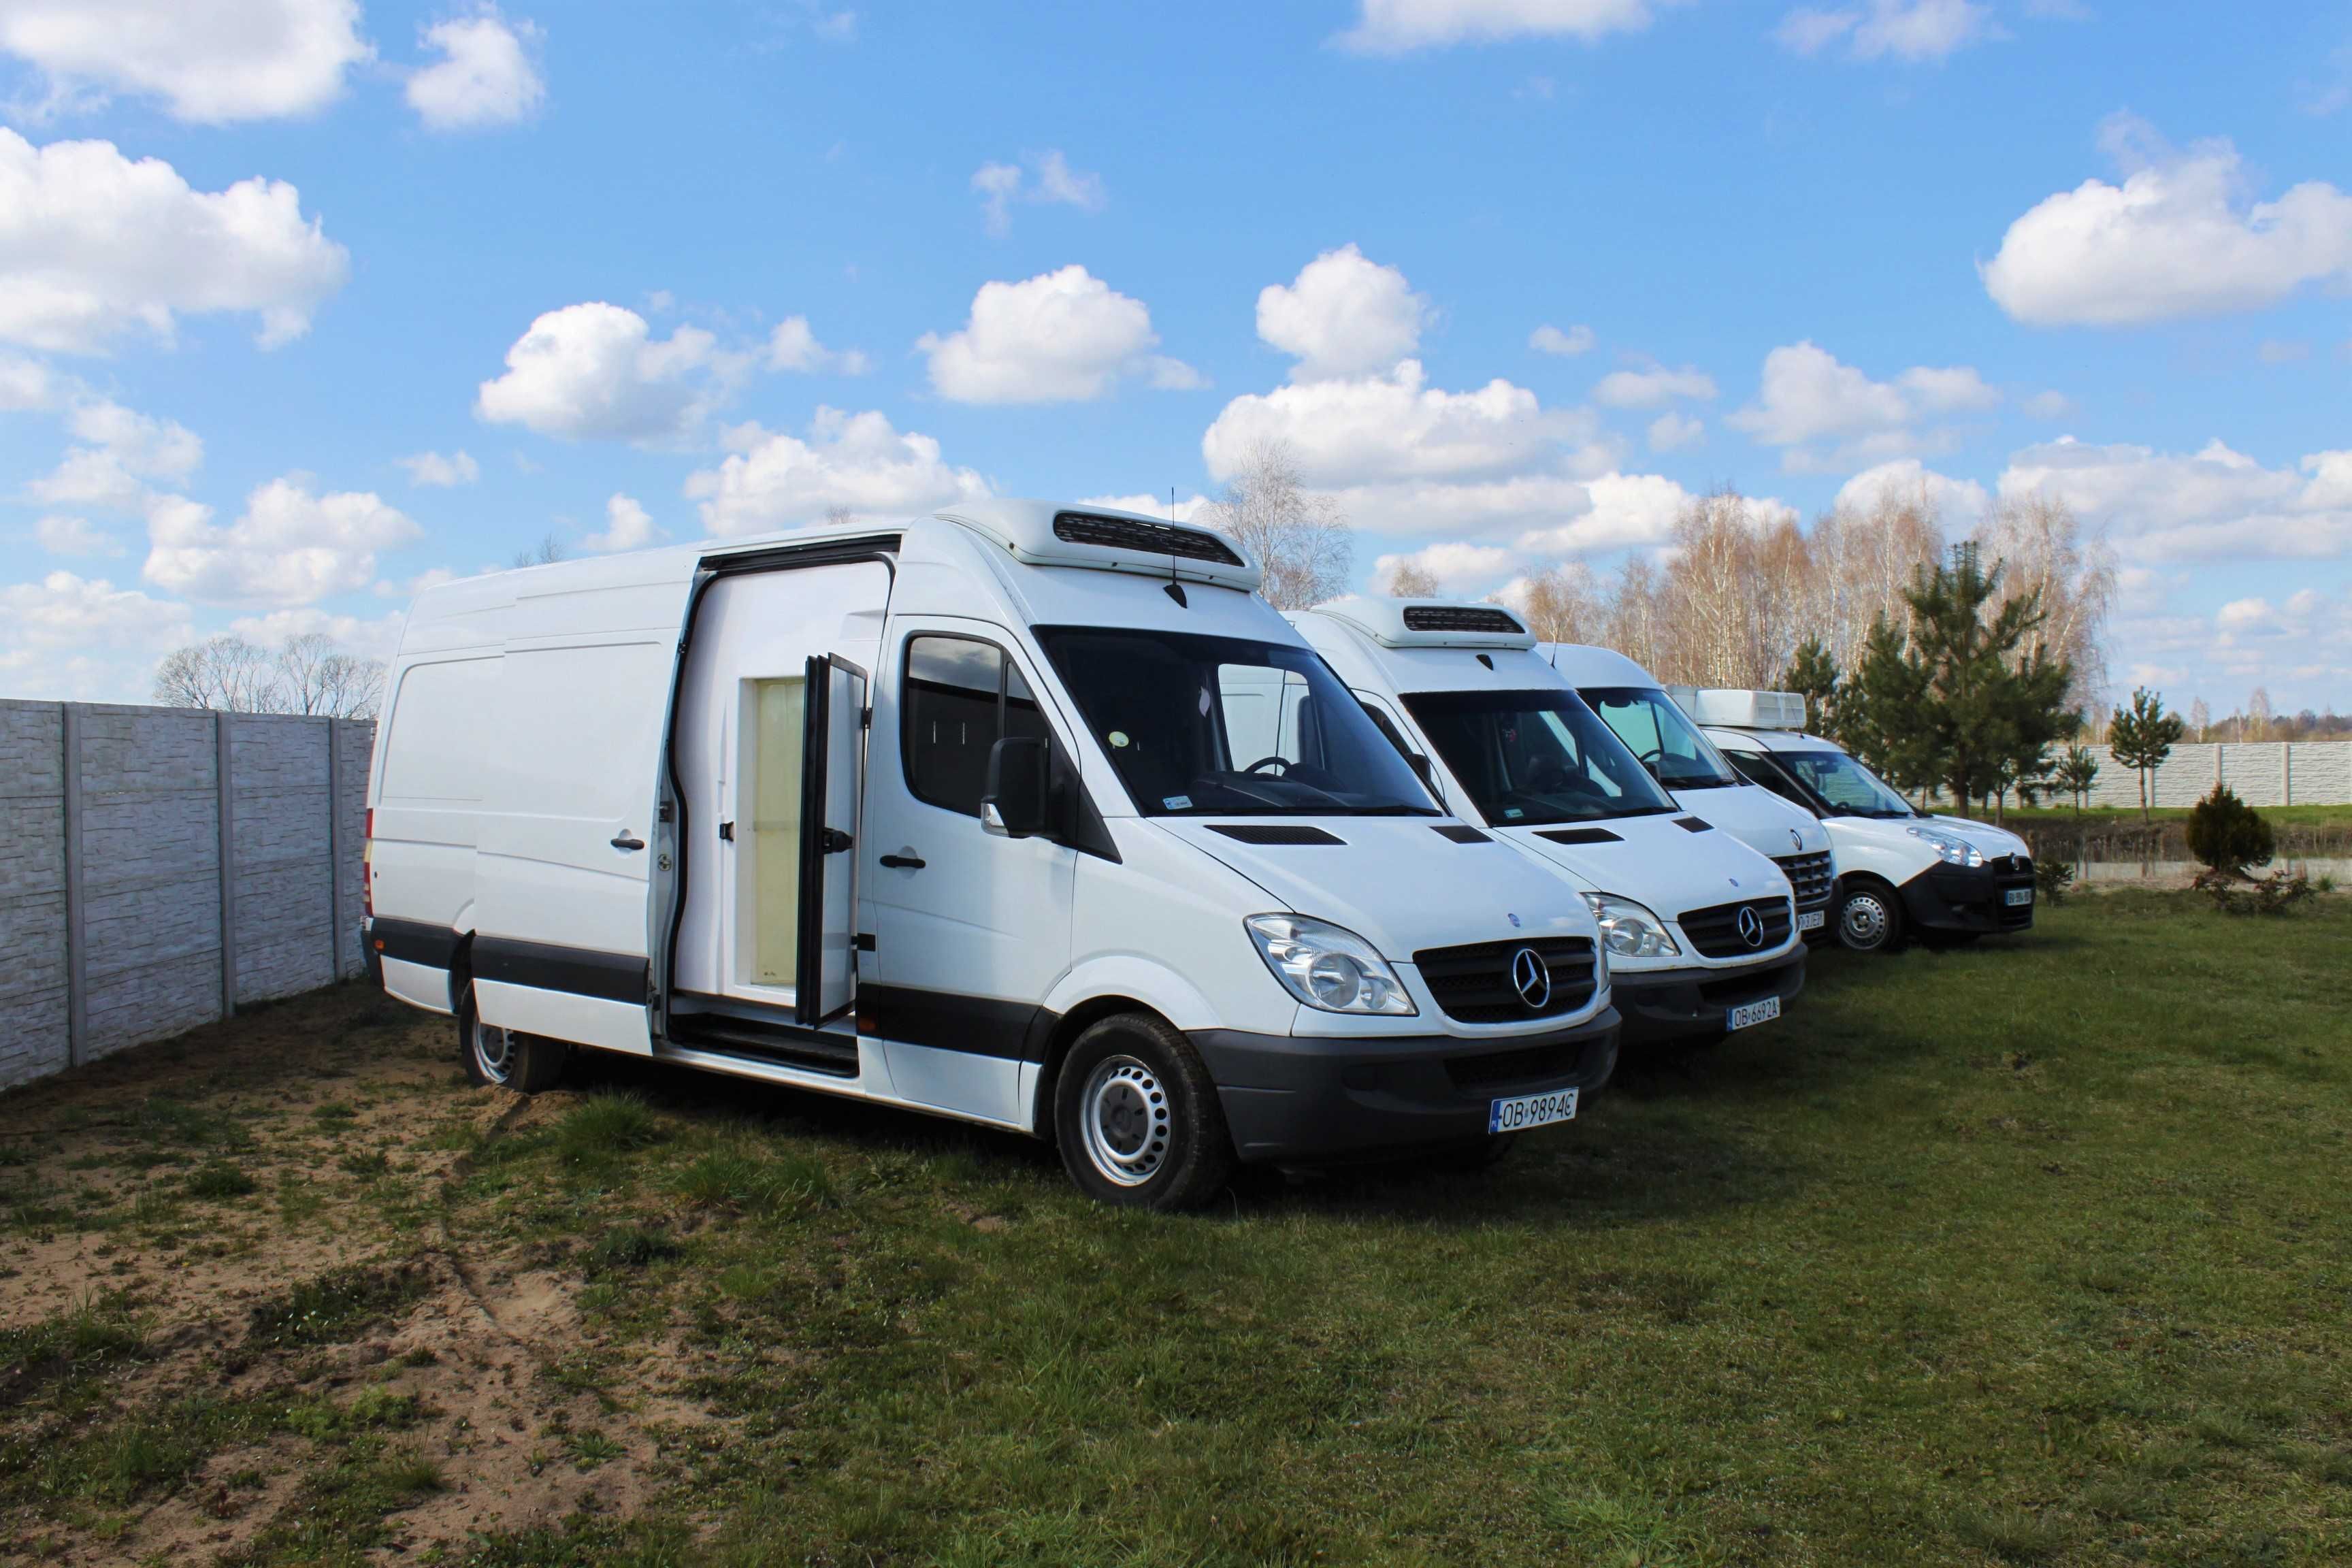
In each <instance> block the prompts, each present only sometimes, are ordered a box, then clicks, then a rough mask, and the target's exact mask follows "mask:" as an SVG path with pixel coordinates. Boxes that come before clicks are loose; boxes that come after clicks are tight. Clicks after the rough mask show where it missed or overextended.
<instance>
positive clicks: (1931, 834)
mask: <svg viewBox="0 0 2352 1568" xmlns="http://www.w3.org/2000/svg"><path fill="white" fill-rule="evenodd" d="M1903 831H1904V832H1906V833H1908V834H1909V835H1910V836H1911V837H1914V838H1916V839H1917V840H1919V842H1921V843H1922V844H1925V845H1926V846H1927V847H1928V848H1930V849H1933V850H1934V851H1935V852H1936V858H1937V859H1938V860H1941V861H1942V862H1943V863H1944V864H1945V865H1947V866H1981V865H1983V864H1984V860H1985V858H1984V851H1983V850H1981V849H1979V848H1978V847H1976V846H1975V845H1973V844H1971V843H1969V841H1968V840H1967V839H1965V838H1955V837H1952V836H1951V835H1950V834H1948V833H1938V832H1937V831H1936V830H1935V829H1934V828H1932V827H1906V828H1905V829H1904V830H1903Z"/></svg>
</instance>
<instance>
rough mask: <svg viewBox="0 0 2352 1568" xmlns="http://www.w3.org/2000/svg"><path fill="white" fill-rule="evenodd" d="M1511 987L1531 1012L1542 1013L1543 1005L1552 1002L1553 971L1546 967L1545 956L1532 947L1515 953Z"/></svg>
mask: <svg viewBox="0 0 2352 1568" xmlns="http://www.w3.org/2000/svg"><path fill="white" fill-rule="evenodd" d="M1511 985H1512V988H1513V989H1514V990H1516V991H1517V992H1518V994H1519V1000H1520V1001H1522V1002H1524V1003H1526V1004H1527V1005H1528V1008H1529V1010H1530V1011H1534V1012H1541V1011H1542V1010H1543V1005H1544V1004H1545V1003H1547V1002H1549V1001H1550V1000H1551V971H1550V970H1549V969H1547V968H1545V967H1544V961H1543V954H1541V953H1539V952H1537V951H1536V950H1535V949H1534V948H1532V947H1523V948H1521V949H1519V951H1518V952H1515V953H1513V954H1512V955H1511Z"/></svg>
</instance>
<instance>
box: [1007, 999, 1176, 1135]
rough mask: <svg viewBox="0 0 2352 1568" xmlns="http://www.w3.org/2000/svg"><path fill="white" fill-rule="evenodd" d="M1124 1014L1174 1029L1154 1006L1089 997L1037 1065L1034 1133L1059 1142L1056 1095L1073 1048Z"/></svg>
mask: <svg viewBox="0 0 2352 1568" xmlns="http://www.w3.org/2000/svg"><path fill="white" fill-rule="evenodd" d="M1122 1013H1142V1014H1145V1015H1147V1016H1150V1017H1154V1018H1157V1019H1159V1020H1160V1022H1162V1023H1166V1024H1170V1026H1171V1027H1173V1023H1172V1021H1171V1019H1170V1018H1169V1017H1168V1016H1167V1015H1166V1014H1165V1013H1162V1012H1161V1011H1160V1009H1159V1008H1157V1007H1154V1006H1152V1005H1150V1003H1148V1002H1142V1001H1139V1000H1138V999H1136V998H1135V997H1133V996H1122V995H1119V994H1116V993H1111V994H1103V995H1100V996H1089V997H1087V999H1086V1000H1085V1001H1083V1002H1081V1003H1079V1004H1078V1005H1076V1006H1075V1007H1072V1008H1071V1009H1070V1010H1069V1011H1068V1012H1066V1013H1064V1014H1063V1015H1062V1016H1060V1017H1059V1018H1058V1019H1056V1020H1055V1024H1054V1026H1053V1029H1052V1031H1051V1032H1050V1033H1049V1034H1048V1035H1047V1036H1046V1037H1045V1054H1044V1056H1043V1057H1042V1058H1040V1060H1039V1061H1038V1064H1037V1084H1036V1088H1035V1089H1034V1091H1033V1092H1032V1094H1031V1096H1030V1100H1029V1130H1030V1131H1032V1132H1033V1133H1034V1134H1035V1135H1036V1136H1038V1137H1040V1138H1042V1139H1044V1140H1045V1142H1048V1143H1051V1142H1055V1137H1054V1091H1055V1089H1057V1088H1058V1087H1059V1086H1060V1083H1061V1079H1062V1063H1063V1062H1064V1061H1065V1060H1066V1058H1068V1057H1069V1054H1070V1047H1071V1046H1073V1045H1075V1044H1076V1042H1077V1038H1078V1037H1079V1036H1080V1035H1083V1034H1085V1033H1086V1032H1087V1030H1088V1029H1090V1028H1092V1027H1094V1026H1096V1025H1097V1024H1099V1023H1101V1022H1102V1021H1103V1020H1104V1019H1105V1018H1116V1017H1118V1016H1119V1015H1120V1014H1122Z"/></svg>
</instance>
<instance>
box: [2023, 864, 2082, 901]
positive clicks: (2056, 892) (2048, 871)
mask: <svg viewBox="0 0 2352 1568" xmlns="http://www.w3.org/2000/svg"><path fill="white" fill-rule="evenodd" d="M2033 891H2034V893H2035V895H2036V896H2037V897H2039V898H2040V899H2041V900H2042V902H2043V903H2045V904H2063V903H2064V902H2065V901H2066V895H2067V894H2068V893H2070V892H2073V891H2074V862H2073V861H2071V860H2036V861H2035V862H2034V863H2033Z"/></svg>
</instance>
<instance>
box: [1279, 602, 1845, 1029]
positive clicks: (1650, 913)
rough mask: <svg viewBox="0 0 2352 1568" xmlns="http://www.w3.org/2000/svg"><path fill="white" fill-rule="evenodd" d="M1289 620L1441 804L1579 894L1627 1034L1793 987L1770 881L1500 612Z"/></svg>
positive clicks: (1750, 1012) (1786, 905) (1727, 1011)
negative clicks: (1661, 779)
mask: <svg viewBox="0 0 2352 1568" xmlns="http://www.w3.org/2000/svg"><path fill="white" fill-rule="evenodd" d="M1290 619H1291V623H1292V624H1293V625H1294V626H1297V627H1298V629H1299V630H1300V632H1302V633H1303V634H1304V635H1305V636H1306V637H1307V642H1308V643H1309V644H1310V645H1312V646H1313V647H1314V648H1315V650H1316V651H1317V652H1318V653H1320V654H1321V655H1322V656H1323V657H1324V658H1326V659H1328V660H1329V661H1330V664H1331V667H1332V668H1334V669H1336V670H1338V671H1339V678H1340V679H1342V680H1345V681H1346V682H1347V683H1348V685H1349V688H1350V689H1352V690H1353V691H1354V692H1355V694H1356V696H1357V698H1358V700H1360V701H1361V702H1362V703H1363V704H1364V706H1365V708H1366V709H1367V710H1369V711H1370V713H1371V714H1372V715H1373V717H1374V718H1375V719H1376V720H1377V721H1379V722H1380V724H1381V728H1382V729H1383V730H1384V731H1387V732H1388V733H1389V735H1390V737H1391V741H1392V742H1393V743H1394V744H1395V745H1396V746H1397V747H1398V749H1399V750H1401V751H1402V752H1404V753H1405V754H1406V756H1407V757H1408V758H1409V759H1410V760H1411V761H1412V764H1413V767H1414V769H1415V771H1416V772H1418V773H1421V774H1422V775H1423V777H1424V778H1427V779H1428V780H1430V781H1431V784H1432V785H1433V787H1434V788H1435V789H1436V790H1437V792H1438V794H1439V795H1440V797H1441V798H1442V799H1444V801H1445V803H1446V805H1447V806H1448V807H1449V808H1450V809H1452V810H1453V811H1454V813H1455V814H1457V815H1458V816H1461V817H1463V818H1464V819H1465V820H1466V821H1469V822H1473V823H1475V824H1477V825H1478V826H1481V827H1484V828H1486V830H1487V831H1488V832H1490V833H1493V834H1495V835H1496V836H1497V837H1500V838H1502V839H1503V841H1504V842H1506V843H1507V844H1509V845H1511V846H1512V847H1514V848H1517V850H1519V851H1520V853H1521V854H1523V855H1524V856H1526V857H1527V858H1529V859H1530V860H1534V861H1536V862H1538V863H1539V864H1541V865H1543V866H1545V867H1547V868H1549V869H1550V870H1551V871H1553V872H1554V873H1556V874H1557V875H1559V877H1561V878H1562V879H1565V881H1566V882H1567V884H1568V885H1569V886H1570V887H1571V888H1573V889H1576V891H1577V892H1579V893H1580V894H1581V895H1582V896H1583V899H1584V901H1585V902H1586V903H1588V904H1589V905H1591V909H1592V912H1593V914H1594V916H1595V917H1596V918H1597V919H1598V920H1599V921H1600V923H1601V932H1602V934H1603V937H1604V939H1605V945H1606V947H1607V949H1608V952H1609V966H1610V973H1611V974H1612V976H1613V978H1614V982H1615V984H1614V991H1613V994H1614V996H1615V999H1616V1004H1617V1011H1618V1013H1619V1015H1620V1016H1622V1018H1623V1020H1624V1027H1625V1035H1626V1037H1627V1038H1628V1039H1629V1040H1633V1039H1642V1038H1652V1039H1654V1038H1664V1037H1676V1036H1705V1035H1717V1034H1721V1033H1723V1032H1725V1031H1726V1030H1729V1029H1740V1028H1745V1027H1747V1026H1749V1025H1751V1024H1759V1023H1763V1022H1765V1021H1767V1020H1769V1019H1772V1018H1777V1017H1779V1016H1780V1009H1781V1006H1782V1005H1783V1004H1785V1003H1786V1002H1788V1001H1789V1000H1790V998H1791V997H1793V996H1795V995H1796V994H1797V993H1798V991H1799V990H1801V988H1802V987H1803V985H1804V981H1805V949H1804V946H1803V944H1802V942H1801V941H1800V940H1799V937H1798V933H1797V930H1796V911H1795V909H1794V905H1793V901H1792V895H1791V891H1790V886H1789V879H1788V878H1787V877H1786V876H1784V875H1783V874H1782V873H1781V871H1780V868H1778V867H1777V866H1775V865H1774V864H1773V863H1772V862H1771V861H1770V860H1769V859H1768V858H1765V857H1763V856H1761V855H1759V854H1757V853H1756V852H1755V851H1754V850H1753V849H1750V848H1749V847H1748V846H1747V845H1745V844H1743V843H1741V842H1740V841H1739V840H1738V838H1736V837H1733V836H1732V835H1730V834H1728V833H1725V832H1720V831H1717V828H1716V826H1714V824H1713V823H1712V822H1711V821H1710V820H1709V819H1708V818H1706V817H1702V816H1696V815H1695V814H1692V813H1689V812H1686V811H1685V810H1684V809H1683V808H1682V807H1681V806H1679V805H1675V802H1674V799H1673V797H1671V796H1670V795H1667V794H1666V792H1665V791H1664V790H1663V789H1661V788H1660V787H1659V786H1658V784H1657V781H1656V780H1654V778H1652V777H1651V776H1650V774H1649V773H1648V772H1647V771H1646V770H1644V769H1643V766H1642V764H1641V763H1640V762H1639V761H1637V760H1636V759H1635V757H1634V756H1633V752H1631V751H1629V750H1628V749H1627V748H1626V746H1625V745H1624V743H1623V742H1621V741H1619V740H1618V739H1617V737H1616V735H1615V734H1614V733H1612V731H1610V729H1609V728H1608V726H1607V725H1605V724H1603V723H1601V721H1600V720H1599V719H1598V718H1596V717H1595V716H1594V715H1593V713H1592V710H1591V709H1590V708H1588V707H1587V706H1585V704H1584V703H1583V702H1582V701H1580V700H1579V699H1578V698H1577V695H1576V693H1575V691H1574V690H1572V689H1570V686H1569V684H1568V682H1567V681H1566V680H1564V679H1561V678H1560V676H1559V672H1558V671H1556V670H1554V669H1553V668H1551V667H1550V666H1549V664H1547V663H1546V662H1545V661H1544V660H1543V659H1541V658H1538V657H1537V656H1536V654H1535V653H1534V652H1533V651H1532V649H1533V648H1534V647H1535V638H1534V637H1533V636H1532V635H1531V634H1529V633H1528V630H1527V629H1526V628H1525V627H1524V626H1521V625H1520V624H1519V622H1518V620H1517V617H1515V616H1512V615H1511V614H1510V613H1509V612H1508V611H1507V610H1505V609H1502V608H1500V607H1499V606H1497V605H1462V604H1452V603H1446V602H1441V601H1437V600H1431V599H1385V598H1381V599H1366V598H1352V599H1340V600H1337V601H1335V602H1333V603H1331V604H1328V605H1320V606H1318V608H1316V609H1312V610H1307V611H1305V612H1302V613H1299V614H1297V615H1294V616H1291V617H1290Z"/></svg>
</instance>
